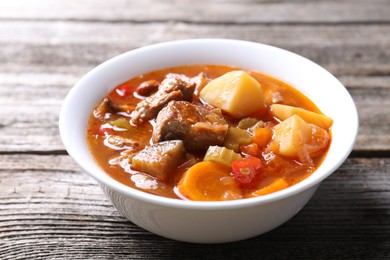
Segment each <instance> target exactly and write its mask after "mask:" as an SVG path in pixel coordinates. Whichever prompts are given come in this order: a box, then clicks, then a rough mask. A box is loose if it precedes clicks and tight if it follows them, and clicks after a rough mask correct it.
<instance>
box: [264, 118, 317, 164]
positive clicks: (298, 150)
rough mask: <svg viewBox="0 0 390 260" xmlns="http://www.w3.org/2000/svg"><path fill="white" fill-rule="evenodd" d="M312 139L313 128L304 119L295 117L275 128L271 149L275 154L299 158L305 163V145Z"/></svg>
mask: <svg viewBox="0 0 390 260" xmlns="http://www.w3.org/2000/svg"><path fill="white" fill-rule="evenodd" d="M310 139H311V127H310V125H309V124H308V123H306V122H305V121H304V120H303V119H302V118H300V117H299V116H297V115H293V116H291V117H289V118H288V119H286V120H284V121H283V122H281V123H280V124H278V125H276V126H275V127H274V137H273V139H272V141H271V144H270V147H271V149H272V150H273V151H274V153H277V154H281V155H284V156H290V157H299V158H300V159H301V161H304V160H305V158H303V157H305V156H306V154H307V151H306V150H305V144H306V143H307V142H308V141H309V140H310Z"/></svg>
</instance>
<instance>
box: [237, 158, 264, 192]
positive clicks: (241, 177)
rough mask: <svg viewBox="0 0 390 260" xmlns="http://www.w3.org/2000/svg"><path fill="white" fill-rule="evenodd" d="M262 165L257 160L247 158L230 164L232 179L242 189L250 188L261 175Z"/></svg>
mask: <svg viewBox="0 0 390 260" xmlns="http://www.w3.org/2000/svg"><path fill="white" fill-rule="evenodd" d="M262 169H263V164H262V162H261V160H260V159H259V158H256V157H247V158H244V159H240V160H236V161H234V162H232V171H233V175H234V179H235V180H236V181H237V182H238V183H239V184H240V186H242V187H252V186H254V185H255V184H256V183H257V180H258V178H259V176H260V175H261V172H262Z"/></svg>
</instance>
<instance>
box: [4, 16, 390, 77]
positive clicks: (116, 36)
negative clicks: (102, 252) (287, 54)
mask: <svg viewBox="0 0 390 260" xmlns="http://www.w3.org/2000/svg"><path fill="white" fill-rule="evenodd" d="M208 37H209V38H215V37H220V38H236V39H242V40H249V41H255V42H262V43H265V44H270V45H275V46H278V47H282V48H285V49H287V50H290V51H293V52H296V53H298V54H301V55H303V56H305V57H307V58H309V59H311V60H313V61H315V62H317V63H318V64H320V65H322V66H324V67H325V68H326V69H328V70H330V71H331V72H333V73H336V74H337V75H388V74H389V73H390V63H389V62H388V61H389V60H390V46H389V45H390V26H386V25H367V26H363V25H356V26H355V25H354V26H349V25H340V26H334V25H328V26H316V27H312V26H307V25H304V26H286V25H274V26H268V25H246V26H239V25H197V24H185V23H167V24H162V23H152V24H123V23H114V24H107V23H105V24H94V23H92V24H91V23H80V22H56V23H52V22H33V23H31V22H3V23H0V48H1V49H2V52H0V69H1V71H2V72H21V71H23V72H24V71H25V66H28V67H29V72H37V71H39V72H48V71H49V72H50V71H53V70H54V71H55V70H56V69H60V70H62V71H67V69H69V70H72V71H75V70H76V69H77V68H79V67H88V68H91V67H93V66H96V65H97V64H99V63H101V62H103V61H104V60H106V59H108V58H111V57H113V56H115V55H118V54H119V53H122V52H125V51H128V50H131V49H134V48H137V47H141V46H146V45H149V44H153V43H157V42H164V41H170V40H178V39H187V38H208ZM80 75H81V74H80Z"/></svg>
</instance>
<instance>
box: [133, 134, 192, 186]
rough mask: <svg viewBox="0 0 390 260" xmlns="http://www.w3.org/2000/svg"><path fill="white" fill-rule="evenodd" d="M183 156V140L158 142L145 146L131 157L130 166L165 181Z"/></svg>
mask: <svg viewBox="0 0 390 260" xmlns="http://www.w3.org/2000/svg"><path fill="white" fill-rule="evenodd" d="M184 157H185V149H184V144H183V141H181V140H172V141H165V142H159V143H157V144H154V145H150V146H147V147H145V148H144V149H143V150H142V151H140V152H139V153H138V154H137V155H135V156H134V157H133V160H132V168H133V169H135V170H137V171H142V172H145V173H147V174H150V175H152V176H154V177H156V178H157V179H159V180H161V181H165V180H166V179H167V177H168V175H169V173H170V172H171V171H172V172H173V171H174V170H175V169H176V168H177V167H178V166H179V164H180V163H181V162H182V161H183V159H184Z"/></svg>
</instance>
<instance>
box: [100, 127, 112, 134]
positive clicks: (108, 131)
mask: <svg viewBox="0 0 390 260" xmlns="http://www.w3.org/2000/svg"><path fill="white" fill-rule="evenodd" d="M113 133H114V130H113V129H111V128H106V127H102V126H100V127H99V134H101V135H110V134H113Z"/></svg>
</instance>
